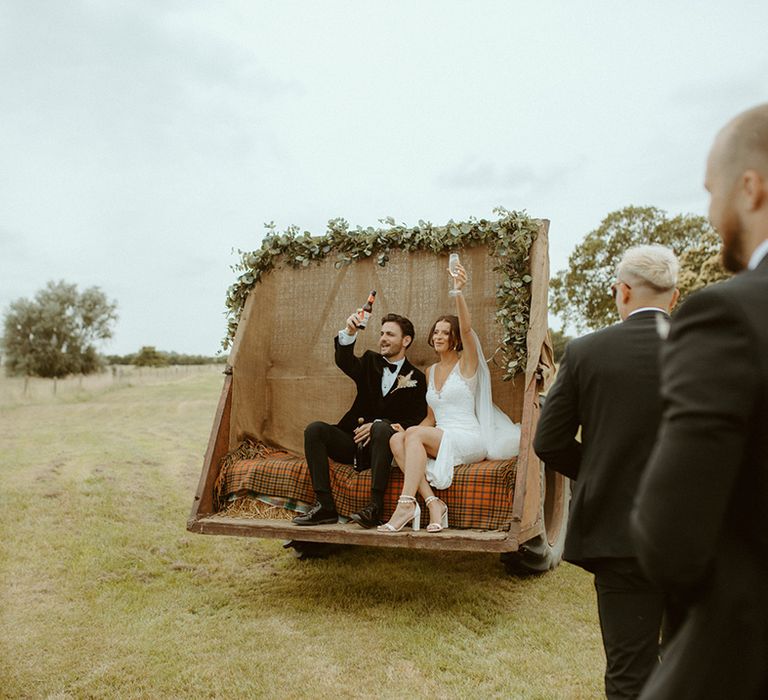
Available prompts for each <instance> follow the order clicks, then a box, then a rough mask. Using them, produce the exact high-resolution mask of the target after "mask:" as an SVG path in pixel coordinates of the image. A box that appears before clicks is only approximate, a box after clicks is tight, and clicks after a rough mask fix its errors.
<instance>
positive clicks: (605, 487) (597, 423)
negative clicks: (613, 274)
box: [533, 310, 668, 569]
mask: <svg viewBox="0 0 768 700" xmlns="http://www.w3.org/2000/svg"><path fill="white" fill-rule="evenodd" d="M658 316H663V317H664V318H668V317H667V316H666V314H664V313H663V312H662V311H652V310H649V311H638V312H637V313H635V314H633V315H631V316H629V317H628V318H627V319H626V320H625V321H623V322H622V323H618V324H616V325H614V326H610V327H608V328H604V329H602V330H600V331H597V332H595V333H591V334H589V335H586V336H583V337H581V338H576V339H574V340H572V341H570V342H569V343H568V346H567V348H566V350H565V354H564V356H563V359H562V362H561V364H560V368H559V370H558V373H557V379H556V381H555V384H554V386H553V387H552V389H551V390H550V392H549V394H548V395H547V398H546V401H545V403H544V407H543V409H542V413H541V417H540V420H539V425H538V429H537V431H536V436H535V438H534V443H533V444H534V450H535V451H536V454H538V455H539V457H541V459H542V460H543V461H544V462H545V464H546V465H547V467H549V468H550V469H554V470H555V471H558V472H561V473H562V474H564V475H565V476H568V477H570V478H571V479H574V480H575V481H574V483H573V484H572V498H571V508H570V516H569V522H568V532H567V535H566V540H565V551H564V558H565V559H566V560H567V561H570V562H573V563H575V564H579V565H580V566H583V567H585V568H587V569H591V568H593V566H594V564H595V560H599V559H605V558H622V559H623V558H631V557H634V556H635V548H634V545H633V542H632V539H631V536H630V532H629V514H630V511H631V510H632V504H633V502H634V497H635V493H636V490H637V485H638V482H639V480H640V474H641V472H642V470H643V468H644V467H645V463H646V462H647V460H648V456H649V454H650V452H651V449H652V447H653V443H654V440H655V437H656V430H657V428H658V425H659V421H660V420H661V398H660V395H659V359H658V354H659V348H660V345H661V339H660V337H659V334H658V330H657V317H658ZM579 426H581V443H579V442H577V441H576V439H575V437H576V433H577V430H578V428H579Z"/></svg>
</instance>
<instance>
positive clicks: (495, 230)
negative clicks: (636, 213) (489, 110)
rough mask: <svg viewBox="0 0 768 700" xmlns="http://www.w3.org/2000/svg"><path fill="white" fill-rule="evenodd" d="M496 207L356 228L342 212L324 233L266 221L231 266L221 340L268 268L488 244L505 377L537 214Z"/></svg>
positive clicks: (521, 321) (520, 356)
mask: <svg viewBox="0 0 768 700" xmlns="http://www.w3.org/2000/svg"><path fill="white" fill-rule="evenodd" d="M494 213H495V214H497V215H498V216H499V219H498V220H496V221H488V220H486V219H480V220H477V219H475V218H471V219H469V221H465V222H455V221H453V220H451V221H449V222H448V223H447V224H445V225H444V226H433V225H432V224H431V223H429V222H425V221H419V224H418V226H412V227H409V226H406V225H405V224H396V223H395V220H394V219H393V218H392V217H387V218H386V219H382V220H381V223H382V224H385V226H383V227H381V228H372V227H368V228H365V229H364V228H361V227H359V226H358V227H357V228H356V229H355V230H353V231H350V230H349V224H348V223H347V222H346V221H345V220H344V219H331V220H330V221H329V222H328V230H327V232H326V233H325V235H323V236H312V235H310V233H309V232H308V231H304V232H303V233H300V232H299V229H298V227H296V226H289V227H288V229H287V230H286V231H285V232H284V233H282V234H280V233H278V232H277V231H276V230H275V225H274V223H270V224H267V225H266V228H267V231H268V233H267V235H266V237H265V238H264V241H263V243H262V245H261V248H260V249H259V250H256V251H253V252H247V251H242V250H240V251H238V253H239V254H240V262H239V264H238V265H236V266H234V267H233V269H234V271H235V272H239V273H240V274H239V276H238V279H237V282H235V283H234V284H233V285H232V286H231V287H230V288H229V290H228V292H227V317H228V333H227V337H226V338H225V339H224V341H223V342H222V347H223V348H224V349H226V348H227V347H229V345H230V343H231V342H232V340H233V338H234V336H235V331H236V330H237V324H238V321H239V319H240V314H241V312H242V310H243V306H244V305H245V300H246V298H247V297H248V293H249V292H250V290H251V289H252V288H253V287H254V286H255V285H256V284H258V283H259V282H260V281H261V279H262V278H263V277H264V275H266V274H267V273H268V272H270V271H271V270H273V269H277V268H279V267H282V266H285V265H287V266H289V267H294V268H298V267H307V266H309V265H310V264H311V263H313V262H315V261H319V260H324V259H325V258H327V257H330V256H335V258H336V263H335V264H336V266H337V267H341V266H342V265H349V264H351V263H353V262H355V261H356V260H362V259H364V258H369V257H375V258H376V262H377V263H378V264H379V265H381V266H382V267H384V266H385V265H386V264H387V262H388V261H389V254H390V252H391V251H393V250H405V251H416V250H428V251H432V252H433V253H443V252H447V251H451V250H455V249H457V248H464V247H472V246H476V245H481V244H486V245H488V247H489V252H490V254H491V256H492V257H493V259H494V268H493V269H494V270H495V271H497V272H499V273H500V274H501V278H502V281H501V284H500V285H499V288H498V291H497V293H496V297H497V309H498V310H497V312H496V320H497V322H498V323H499V324H500V325H501V327H502V329H503V344H502V348H503V350H502V352H503V354H504V358H503V361H504V364H505V376H504V378H505V379H511V378H512V377H514V375H515V374H516V373H517V372H519V371H521V370H523V369H525V362H526V334H527V332H528V321H529V317H530V306H531V290H530V285H531V275H530V258H529V255H530V248H531V244H532V243H533V241H534V239H535V238H536V234H537V232H538V227H539V221H538V220H537V219H532V218H530V217H529V216H528V215H527V214H525V213H524V212H510V211H507V210H506V209H504V208H503V207H499V208H497V209H494Z"/></svg>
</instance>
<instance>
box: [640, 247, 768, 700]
mask: <svg viewBox="0 0 768 700" xmlns="http://www.w3.org/2000/svg"><path fill="white" fill-rule="evenodd" d="M664 345H665V346H664V350H663V353H662V398H663V403H664V414H663V419H662V423H661V427H660V429H659V436H658V441H657V443H656V445H655V447H654V450H653V455H652V456H651V459H650V462H649V464H648V468H647V471H646V473H645V475H644V477H643V480H642V483H641V486H640V490H639V493H638V498H637V505H636V508H635V511H634V513H633V515H632V526H633V534H634V535H635V538H636V543H637V551H638V555H639V558H640V562H641V564H642V565H643V568H644V569H645V570H646V573H647V574H648V576H649V577H650V578H651V579H652V580H654V581H656V582H657V583H658V584H659V585H660V586H661V587H662V588H663V589H665V590H666V591H669V592H671V593H672V594H674V595H675V596H676V597H677V599H678V600H679V601H680V602H681V603H682V604H683V605H684V606H685V608H687V615H686V617H685V619H684V621H683V624H682V626H681V628H680V630H679V632H678V634H677V635H676V637H675V638H674V640H673V642H672V644H671V646H670V648H669V650H668V651H667V653H666V654H665V656H664V662H663V664H662V666H661V667H660V668H659V670H658V672H657V673H655V674H654V675H653V676H652V677H651V679H650V680H649V682H648V686H647V691H646V692H644V695H643V697H649V698H654V699H655V698H676V699H685V698H722V697H731V698H739V699H741V698H758V697H759V698H765V697H768V596H767V595H766V584H767V583H768V258H763V260H762V262H761V264H760V265H759V266H758V268H757V269H756V270H754V271H751V272H743V273H741V274H739V275H737V276H736V277H734V278H732V279H731V280H729V281H727V282H724V283H721V284H716V285H713V286H711V287H708V288H706V289H704V290H702V291H700V292H698V293H696V294H694V295H692V296H691V297H690V298H689V299H688V300H687V301H686V302H685V303H684V304H683V305H682V307H681V308H680V311H679V312H678V313H677V314H676V316H675V318H674V320H673V322H672V327H671V332H670V335H669V339H668V342H667V343H665V344H664Z"/></svg>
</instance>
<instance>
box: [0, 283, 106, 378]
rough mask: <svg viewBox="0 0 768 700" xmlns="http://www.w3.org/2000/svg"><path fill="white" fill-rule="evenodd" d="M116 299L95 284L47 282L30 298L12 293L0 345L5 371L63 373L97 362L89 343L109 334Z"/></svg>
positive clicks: (92, 366)
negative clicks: (83, 286)
mask: <svg viewBox="0 0 768 700" xmlns="http://www.w3.org/2000/svg"><path fill="white" fill-rule="evenodd" d="M116 310H117V304H116V303H115V302H110V301H108V300H107V298H106V296H105V295H104V293H103V292H102V291H101V290H100V289H99V288H98V287H90V288H88V289H86V290H85V291H84V292H82V293H79V292H78V291H77V285H74V284H67V283H66V282H64V281H63V280H62V281H60V282H48V284H47V285H46V287H45V288H44V289H42V290H40V291H39V292H38V293H37V294H36V295H35V298H34V299H32V300H29V299H23V298H22V299H17V300H16V301H14V302H12V303H11V305H10V306H9V308H8V310H7V311H6V313H5V318H4V332H3V339H2V347H3V351H4V353H5V359H6V372H7V373H8V374H9V375H27V376H38V377H65V376H67V375H68V374H90V373H91V372H95V371H96V370H98V369H99V368H100V366H101V360H100V358H99V355H98V353H97V352H96V348H95V346H94V343H95V342H97V341H99V340H105V339H107V338H111V337H112V326H113V324H114V322H115V321H116V320H117V313H116Z"/></svg>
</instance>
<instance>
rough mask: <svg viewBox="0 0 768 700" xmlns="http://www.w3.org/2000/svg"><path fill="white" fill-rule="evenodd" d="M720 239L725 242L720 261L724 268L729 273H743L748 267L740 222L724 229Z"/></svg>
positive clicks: (721, 249)
mask: <svg viewBox="0 0 768 700" xmlns="http://www.w3.org/2000/svg"><path fill="white" fill-rule="evenodd" d="M720 238H721V240H722V242H723V245H722V247H721V248H720V260H721V261H722V263H723V267H724V268H725V269H726V270H728V272H741V271H742V270H743V269H744V268H745V267H746V266H747V263H746V260H745V255H744V245H743V241H742V229H741V226H740V225H739V224H738V222H732V224H731V225H730V226H728V227H723V230H722V231H721V232H720Z"/></svg>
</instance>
